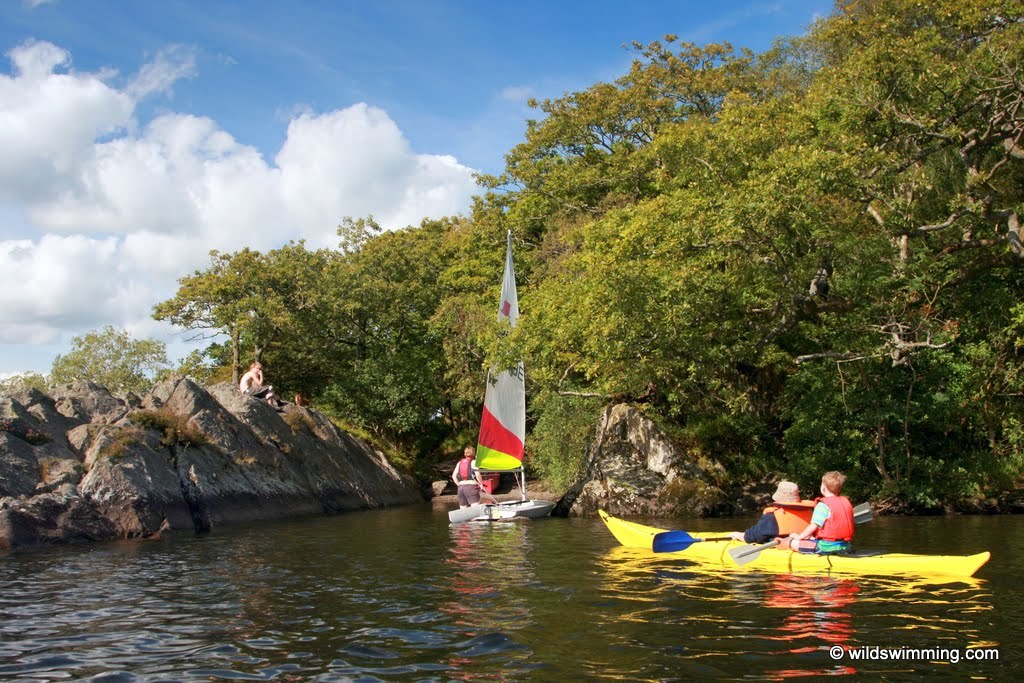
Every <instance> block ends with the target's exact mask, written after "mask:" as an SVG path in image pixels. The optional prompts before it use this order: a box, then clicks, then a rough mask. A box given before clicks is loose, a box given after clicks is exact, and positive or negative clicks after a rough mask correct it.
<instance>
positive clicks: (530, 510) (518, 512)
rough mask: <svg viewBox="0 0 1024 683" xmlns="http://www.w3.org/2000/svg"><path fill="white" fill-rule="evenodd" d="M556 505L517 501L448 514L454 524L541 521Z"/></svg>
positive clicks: (479, 505)
mask: <svg viewBox="0 0 1024 683" xmlns="http://www.w3.org/2000/svg"><path fill="white" fill-rule="evenodd" d="M554 507H555V504H554V503H553V502H552V501H550V500H516V501H510V502H508V503H498V504H494V505H482V504H477V505H473V506H470V507H468V508H459V509H458V510H452V511H451V512H449V513H448V521H449V522H451V523H452V524H460V523H462V522H497V521H501V520H505V519H512V518H513V517H525V518H526V519H541V518H542V517H547V516H548V515H550V514H551V509H552V508H554Z"/></svg>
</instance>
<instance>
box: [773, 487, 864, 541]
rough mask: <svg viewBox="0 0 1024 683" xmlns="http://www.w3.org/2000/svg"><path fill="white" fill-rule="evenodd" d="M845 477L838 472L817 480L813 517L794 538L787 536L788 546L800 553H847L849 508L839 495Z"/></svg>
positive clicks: (850, 522) (850, 534) (850, 532)
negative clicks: (817, 488)
mask: <svg viewBox="0 0 1024 683" xmlns="http://www.w3.org/2000/svg"><path fill="white" fill-rule="evenodd" d="M845 483H846V476H845V475H843V474H842V473H840V472H826V473H825V474H823V475H822V477H821V495H822V497H821V498H819V499H818V504H817V505H815V506H814V514H812V515H811V521H810V523H809V524H808V525H807V527H806V528H805V529H804V530H803V531H801V532H800V533H798V534H790V535H789V538H790V540H789V546H790V547H791V548H792V549H793V550H795V551H797V552H801V553H817V554H819V555H832V554H836V553H848V552H850V549H851V545H850V542H851V541H852V540H853V525H854V519H853V505H851V504H850V499H849V498H847V497H846V496H843V495H840V494H841V493H842V492H843V484H845Z"/></svg>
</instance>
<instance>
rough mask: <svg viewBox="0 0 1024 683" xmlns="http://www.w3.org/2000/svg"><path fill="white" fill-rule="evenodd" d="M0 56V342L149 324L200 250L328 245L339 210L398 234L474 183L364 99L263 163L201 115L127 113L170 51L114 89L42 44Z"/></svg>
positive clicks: (460, 203)
mask: <svg viewBox="0 0 1024 683" xmlns="http://www.w3.org/2000/svg"><path fill="white" fill-rule="evenodd" d="M8 56H9V58H10V60H11V63H12V65H13V70H12V73H11V75H9V76H7V75H3V74H0V147H2V148H3V149H4V154H3V155H0V208H3V209H4V211H0V216H7V215H23V216H26V217H27V221H28V223H29V225H27V226H11V229H8V227H9V226H0V229H2V230H3V232H2V233H0V237H2V236H3V235H6V236H8V237H10V236H12V235H14V234H17V235H18V237H19V238H18V239H10V238H8V239H2V238H0V272H3V273H4V274H5V280H6V281H7V284H6V286H5V287H4V288H3V289H2V290H0V343H5V344H15V343H40V344H45V343H53V342H54V341H55V340H57V339H65V340H66V339H69V338H70V335H73V334H81V333H82V332H83V331H85V330H89V329H94V328H97V327H100V326H102V325H105V324H113V325H115V326H122V327H126V328H128V329H131V330H146V329H148V330H153V329H159V326H154V324H153V321H151V319H150V318H149V316H150V312H151V309H152V306H153V305H154V304H155V303H157V302H158V301H160V300H163V299H165V298H167V297H170V296H172V295H173V294H174V291H175V289H176V280H177V278H178V277H181V276H182V275H185V274H188V273H189V272H191V271H192V270H194V269H196V268H202V267H205V265H206V263H207V254H208V252H209V250H210V249H219V250H221V251H236V250H238V249H241V248H243V247H252V248H256V249H260V250H266V249H273V248H276V247H279V246H281V245H282V244H284V243H285V242H287V241H288V240H290V239H300V238H302V239H307V240H308V241H309V243H310V244H311V245H313V246H317V247H319V246H333V245H334V244H335V242H336V238H335V234H334V231H335V227H336V226H337V224H338V223H339V222H340V220H341V218H342V217H344V216H355V217H359V216H365V215H368V214H373V215H374V217H375V218H376V219H377V220H378V222H380V223H381V225H383V226H385V227H389V228H397V227H403V226H405V225H410V224H418V223H419V221H420V220H422V219H423V218H425V217H440V216H444V215H452V214H456V213H460V212H463V211H465V210H466V209H467V207H468V206H469V204H470V199H471V197H472V195H473V194H474V193H475V191H476V187H475V184H474V181H473V177H472V175H473V169H470V168H468V167H466V166H464V165H462V164H460V163H459V162H458V161H457V160H456V159H454V158H453V157H450V156H438V155H426V154H417V153H416V152H415V150H413V149H412V147H411V144H410V142H409V140H408V139H407V138H406V137H405V136H404V135H403V134H402V131H401V130H400V129H399V128H398V127H397V125H396V124H395V122H394V121H393V120H392V119H391V118H390V117H389V116H388V114H387V113H386V112H385V111H383V110H381V109H378V108H375V107H371V106H368V105H366V104H355V105H352V106H350V107H347V108H345V109H340V110H336V111H330V112H323V113H317V112H311V111H304V112H302V113H298V114H296V115H294V116H293V117H292V118H291V120H290V122H289V124H288V128H287V136H286V139H285V141H284V143H283V145H282V146H281V148H280V150H278V152H277V154H276V156H274V158H273V160H272V161H268V160H267V159H266V158H265V157H264V155H263V154H262V153H261V152H260V151H259V150H258V149H256V148H254V147H252V146H249V145H245V144H242V143H240V142H238V141H237V140H236V139H235V138H234V137H233V136H232V135H231V133H230V132H229V131H226V130H224V129H222V128H221V127H220V126H219V125H218V123H217V122H216V121H214V120H212V119H210V118H207V117H204V116H201V115H193V114H189V113H174V112H172V113H164V114H161V115H159V116H157V117H155V118H153V119H152V120H150V121H148V122H143V123H142V124H140V123H139V122H136V121H135V119H134V117H135V116H136V115H137V110H136V105H137V104H138V102H139V101H140V98H142V97H146V96H153V95H155V94H159V93H167V92H169V91H170V90H171V89H172V87H173V84H174V83H175V82H176V81H178V80H180V79H181V78H191V77H195V76H196V73H195V60H194V56H193V55H192V53H191V52H190V51H189V50H187V49H184V48H172V49H170V50H167V51H164V52H161V53H159V54H158V55H157V57H156V58H155V59H154V61H153V62H152V63H151V64H147V65H145V66H143V67H142V68H141V69H140V70H139V72H138V75H137V76H136V77H135V78H134V79H132V80H131V82H130V84H129V85H128V86H126V87H124V88H121V89H118V88H116V87H114V86H112V85H110V84H109V83H108V82H107V81H108V80H109V74H103V73H99V74H90V73H77V72H75V71H73V70H72V69H71V68H70V65H71V55H69V54H68V53H67V52H66V51H65V50H63V49H61V48H59V47H57V46H55V45H52V44H50V43H45V42H31V43H25V44H23V45H21V46H19V47H17V48H15V49H14V50H12V51H10V52H9V53H8ZM15 227H16V228H17V229H15ZM28 231H34V233H35V235H37V236H38V237H36V238H34V239H33V238H30V239H24V237H25V235H26V234H31V233H30V232H28ZM19 369H24V368H17V367H0V372H10V371H16V370H19Z"/></svg>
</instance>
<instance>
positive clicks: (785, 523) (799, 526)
mask: <svg viewBox="0 0 1024 683" xmlns="http://www.w3.org/2000/svg"><path fill="white" fill-rule="evenodd" d="M813 512H814V501H813V500H801V501H800V502H798V503H772V504H771V505H769V506H768V507H766V508H765V509H764V514H766V515H773V516H774V517H775V522H776V523H777V524H778V525H779V536H789V535H790V534H799V533H800V532H801V531H803V530H804V529H806V528H807V525H808V524H810V523H811V514H812V513H813Z"/></svg>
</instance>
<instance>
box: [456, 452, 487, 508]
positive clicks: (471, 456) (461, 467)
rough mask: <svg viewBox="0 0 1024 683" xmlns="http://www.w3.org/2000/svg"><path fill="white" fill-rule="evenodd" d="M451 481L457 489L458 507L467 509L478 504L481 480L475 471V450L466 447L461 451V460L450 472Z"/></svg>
mask: <svg viewBox="0 0 1024 683" xmlns="http://www.w3.org/2000/svg"><path fill="white" fill-rule="evenodd" d="M452 481H454V482H455V485H456V486H458V487H459V507H460V508H468V507H470V506H472V505H476V504H477V503H479V502H480V490H481V488H482V487H483V480H482V479H480V472H479V470H477V469H476V449H475V448H473V447H472V446H466V450H464V451H462V460H459V462H458V463H456V464H455V469H454V470H452Z"/></svg>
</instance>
